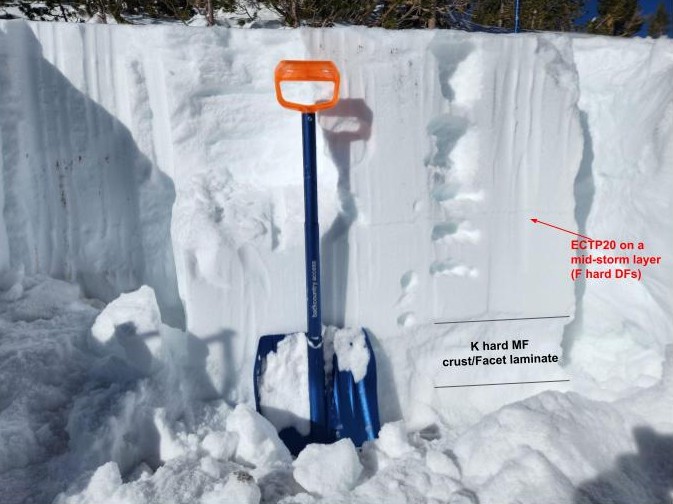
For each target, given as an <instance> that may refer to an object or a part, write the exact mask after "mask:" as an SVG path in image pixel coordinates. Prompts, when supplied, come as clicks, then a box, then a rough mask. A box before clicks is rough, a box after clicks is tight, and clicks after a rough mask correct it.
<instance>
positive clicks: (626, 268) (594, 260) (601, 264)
mask: <svg viewBox="0 0 673 504" xmlns="http://www.w3.org/2000/svg"><path fill="white" fill-rule="evenodd" d="M570 249H571V250H574V251H579V252H578V253H576V255H575V256H573V257H571V258H570V264H571V265H572V266H574V267H573V268H572V269H571V270H570V278H571V279H572V280H573V281H574V280H577V279H587V280H589V279H592V280H593V279H601V280H624V279H626V280H629V279H631V280H641V279H642V275H643V269H644V268H647V267H649V266H652V265H655V264H661V256H650V255H644V254H643V253H642V252H643V251H644V250H645V243H644V242H628V241H626V242H619V241H616V240H572V241H571V242H570ZM632 250H634V251H635V250H637V251H638V252H639V253H631V252H626V253H624V252H623V251H632ZM585 251H589V252H585ZM601 251H619V252H622V253H621V254H618V255H614V254H610V255H608V254H601Z"/></svg>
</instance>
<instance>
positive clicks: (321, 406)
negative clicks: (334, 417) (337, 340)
mask: <svg viewBox="0 0 673 504" xmlns="http://www.w3.org/2000/svg"><path fill="white" fill-rule="evenodd" d="M301 124H302V128H301V129H302V139H303V149H304V243H305V247H306V249H305V251H306V318H307V326H308V327H307V331H306V338H307V339H308V375H309V402H310V405H311V436H312V437H313V439H314V442H326V426H327V411H326V409H325V360H324V357H323V348H322V323H321V318H320V230H319V228H318V184H317V178H318V177H317V172H316V152H315V151H316V148H315V144H316V140H315V113H313V112H305V113H303V114H302V115H301Z"/></svg>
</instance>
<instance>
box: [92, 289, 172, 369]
mask: <svg viewBox="0 0 673 504" xmlns="http://www.w3.org/2000/svg"><path fill="white" fill-rule="evenodd" d="M160 329H161V314H160V312H159V305H158V304H157V299H156V297H155V295H154V290H153V289H152V288H151V287H148V286H146V285H143V286H142V287H140V289H138V290H137V291H134V292H129V293H128V294H122V295H120V296H119V297H118V298H117V299H115V300H114V301H112V302H111V303H110V304H108V305H107V306H106V307H105V309H104V310H103V311H102V312H101V313H100V315H98V317H96V321H95V322H94V324H93V327H92V328H91V334H92V335H93V337H94V338H95V339H96V340H97V341H99V342H100V343H102V344H103V345H104V351H105V352H106V353H109V354H112V355H115V356H117V357H119V358H121V359H122V360H124V361H125V362H126V363H127V364H129V365H130V366H132V367H134V368H136V369H137V370H139V371H140V372H141V373H144V374H147V373H149V372H150V371H151V368H152V361H153V357H157V355H158V351H159V347H160V343H161V339H160V337H159V336H160Z"/></svg>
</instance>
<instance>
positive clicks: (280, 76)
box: [274, 60, 340, 112]
mask: <svg viewBox="0 0 673 504" xmlns="http://www.w3.org/2000/svg"><path fill="white" fill-rule="evenodd" d="M274 80H275V81H276V98H277V99H278V103H280V104H281V105H282V106H283V107H285V108H288V109H292V110H298V111H299V112H316V111H318V110H324V109H328V108H331V107H333V106H334V105H336V102H337V101H339V80H340V79H339V70H337V67H336V65H335V64H334V63H332V62H331V61H298V60H283V61H281V62H280V63H278V66H276V71H275V73H274ZM283 81H294V82H297V81H310V82H332V83H333V84H334V92H333V93H332V98H331V99H330V100H328V101H324V102H319V103H313V104H310V105H306V104H303V103H294V102H290V101H287V100H286V99H285V98H283V92H282V90H281V88H280V84H281V82H283Z"/></svg>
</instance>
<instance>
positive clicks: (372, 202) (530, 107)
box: [0, 22, 673, 425]
mask: <svg viewBox="0 0 673 504" xmlns="http://www.w3.org/2000/svg"><path fill="white" fill-rule="evenodd" d="M672 53H673V45H672V44H671V42H669V41H665V40H660V41H652V40H638V41H635V40H633V41H621V40H618V41H615V40H608V39H603V38H595V37H594V38H582V37H578V38H573V37H570V36H561V35H555V34H537V35H533V34H531V35H519V36H502V35H496V36H493V35H485V34H465V33H461V32H453V31H419V32H386V31H380V30H370V29H359V28H349V29H329V30H232V29H194V28H185V27H144V28H142V29H140V28H135V27H118V26H114V27H108V26H90V25H86V26H84V25H77V26H74V25H67V24H57V23H53V24H39V23H24V22H0V128H1V130H0V132H1V134H0V150H1V152H2V156H1V157H0V174H1V177H2V178H1V179H0V180H1V187H2V190H1V191H0V198H2V203H3V209H4V211H3V215H2V221H0V266H1V267H2V268H13V269H17V268H18V269H21V268H23V270H25V272H26V273H47V274H49V275H52V276H56V277H61V278H66V279H69V280H73V281H77V282H78V283H80V284H81V286H82V287H83V289H84V291H85V293H86V294H87V295H89V296H93V297H99V298H101V299H103V300H109V299H111V298H113V297H114V296H116V295H117V294H118V293H120V292H123V291H125V290H129V289H133V288H136V287H138V286H139V285H141V284H143V283H145V284H148V285H150V286H152V287H153V288H154V289H155V291H156V292H157V297H158V300H159V304H160V306H161V309H162V313H163V316H164V319H165V321H167V322H168V323H171V324H173V325H177V326H180V325H183V324H184V325H185V326H186V328H187V329H188V330H189V331H190V332H192V333H193V334H195V335H197V336H198V337H200V338H203V339H204V340H205V341H206V342H207V343H208V347H209V355H208V373H209V376H210V377H211V380H212V384H213V385H214V387H215V390H217V391H218V392H219V393H220V394H222V395H223V396H225V397H226V398H227V399H229V400H231V401H244V400H249V399H250V392H251V376H252V374H251V372H252V364H253V357H254V353H255V348H256V341H257V337H258V336H259V335H262V334H268V333H279V332H289V331H296V330H302V329H303V328H304V324H305V321H304V317H305V312H304V291H303V290H304V273H303V270H304V267H303V212H302V204H303V200H302V173H301V145H300V142H301V138H300V120H299V116H298V114H296V113H292V112H290V111H287V110H284V109H282V108H280V106H279V105H278V104H277V103H276V101H275V97H274V93H273V85H272V84H273V83H272V71H273V68H274V67H275V65H276V63H277V62H278V61H279V60H281V59H305V58H312V59H332V60H334V61H335V63H336V64H337V66H338V67H339V68H340V70H341V72H342V78H343V88H342V99H341V102H340V104H339V106H338V107H337V108H335V109H333V110H332V111H330V112H328V113H325V114H322V115H321V117H320V132H319V138H318V142H319V159H318V166H319V189H320V212H321V215H320V220H321V231H322V257H323V265H322V269H323V313H324V322H325V323H327V324H336V325H348V326H365V327H367V328H368V329H369V330H370V331H371V333H372V335H373V337H374V338H375V347H376V355H377V359H378V364H379V388H380V393H381V398H382V399H381V408H382V415H383V417H384V419H385V420H390V419H394V418H396V417H400V416H402V415H404V416H405V417H406V418H407V419H408V420H409V421H410V422H411V423H412V424H414V423H417V424H419V425H422V424H426V423H429V422H431V421H432V420H433V418H435V417H437V416H441V417H443V419H444V420H449V421H451V422H453V423H454V424H456V425H460V424H464V423H465V422H470V421H471V420H474V418H476V417H477V416H478V415H480V414H483V413H484V412H486V411H489V410H492V409H494V408H496V407H498V406H500V405H502V404H504V403H507V402H509V401H512V400H515V399H519V398H521V397H524V396H527V395H531V394H534V393H536V392H539V391H540V390H543V389H545V388H549V387H548V386H546V385H530V386H521V387H512V388H508V389H507V390H503V389H502V388H497V387H496V388H493V389H483V390H480V392H479V393H478V394H477V393H475V392H474V391H472V390H469V389H448V390H447V389H444V390H437V389H435V388H433V387H434V385H441V384H450V383H470V382H472V383H478V382H484V381H486V382H488V381H490V380H492V379H493V374H492V371H490V370H480V369H474V370H460V371H457V372H455V373H449V372H447V371H446V370H445V369H443V367H442V365H441V360H442V359H443V358H445V357H448V356H451V357H462V356H467V355H468V354H469V353H470V351H469V342H470V341H475V340H485V341H502V340H504V339H507V338H511V337H514V336H516V337H523V338H529V339H530V340H531V341H533V342H534V344H535V350H536V351H538V352H540V353H542V352H546V351H550V352H559V353H560V352H561V348H562V349H563V351H564V354H565V357H566V366H565V367H564V368H561V367H558V368H554V369H553V370H552V371H551V372H548V371H546V372H545V375H544V376H540V372H539V371H537V370H535V369H534V368H531V367H525V369H523V370H518V371H514V370H506V371H504V372H502V373H500V375H499V378H500V379H502V381H516V380H535V379H540V378H542V379H562V378H566V377H568V376H570V375H572V376H573V378H578V379H576V380H574V381H573V382H571V384H569V385H564V387H566V388H568V387H570V388H572V387H583V388H584V389H585V390H587V391H588V392H589V393H598V392H596V391H601V392H600V393H603V392H602V391H604V390H605V389H609V390H610V393H611V394H614V396H616V397H618V396H619V394H620V393H622V392H624V391H626V390H627V389H632V388H633V387H638V386H648V385H651V384H652V383H653V382H655V381H656V380H657V379H658V378H659V376H660V374H661V361H662V359H663V354H664V352H663V346H664V345H666V344H667V343H670V342H671V324H672V322H671V320H672V318H671V311H670V308H669V307H668V306H666V299H670V295H671V286H672V285H673V281H672V272H671V266H670V264H664V265H662V266H661V267H659V268H657V269H656V270H654V271H653V272H652V274H651V275H650V276H648V277H647V278H645V279H644V281H643V282H641V283H635V282H624V283H622V284H620V285H615V283H613V282H609V283H593V284H589V285H585V284H581V285H574V284H573V282H572V281H571V280H570V277H569V268H570V266H569V258H570V256H571V253H570V252H569V247H568V240H569V237H568V236H567V235H564V234H562V233H557V232H555V231H553V230H550V229H546V228H542V227H541V226H539V225H538V226H535V225H533V224H532V223H531V222H530V218H532V217H537V218H539V219H543V220H546V221H550V222H553V223H555V224H556V225H559V226H562V227H565V228H568V229H574V230H580V231H581V232H582V233H584V234H589V235H590V236H592V237H594V236H595V237H597V238H598V237H601V238H603V237H605V238H614V239H624V240H645V241H647V244H648V249H652V253H653V254H662V253H664V252H665V251H666V250H670V249H671V245H673V243H672V242H673V236H672V233H671V226H670V224H667V221H666V219H667V215H668V214H669V213H670V203H669V200H670V194H671V190H672V189H673V187H672V185H673V182H672V179H671V170H670V167H671V165H672V163H673V160H672V157H673V154H672V152H671V135H672V133H673V124H672V123H673V109H672V92H671V86H670V82H671V81H673V79H672V77H673V56H672ZM627 308H632V309H628V310H627ZM565 314H567V315H571V316H574V317H575V318H574V319H572V322H569V321H568V320H564V319H556V320H544V321H533V322H525V323H524V322H508V323H500V324H498V325H497V326H495V325H492V324H491V325H488V324H468V325H458V324H455V325H454V324H452V325H433V322H435V321H456V320H463V319H478V318H514V317H534V316H550V315H565ZM615 338H616V339H617V340H618V341H619V344H618V345H616V346H615V345H613V344H612V342H613V341H614V340H615ZM606 352H607V353H606ZM633 352H635V353H636V354H637V358H638V363H639V364H638V366H633V367H632V368H630V371H629V373H630V374H627V375H625V374H624V373H623V369H622V368H623V365H624V362H623V359H625V358H628V356H629V355H631V354H632V353H633ZM596 360H598V362H599V363H603V365H600V366H596V365H595V363H596ZM489 373H490V374H489ZM496 389H497V390H496ZM592 391H593V392H592ZM457 405H460V407H457Z"/></svg>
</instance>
